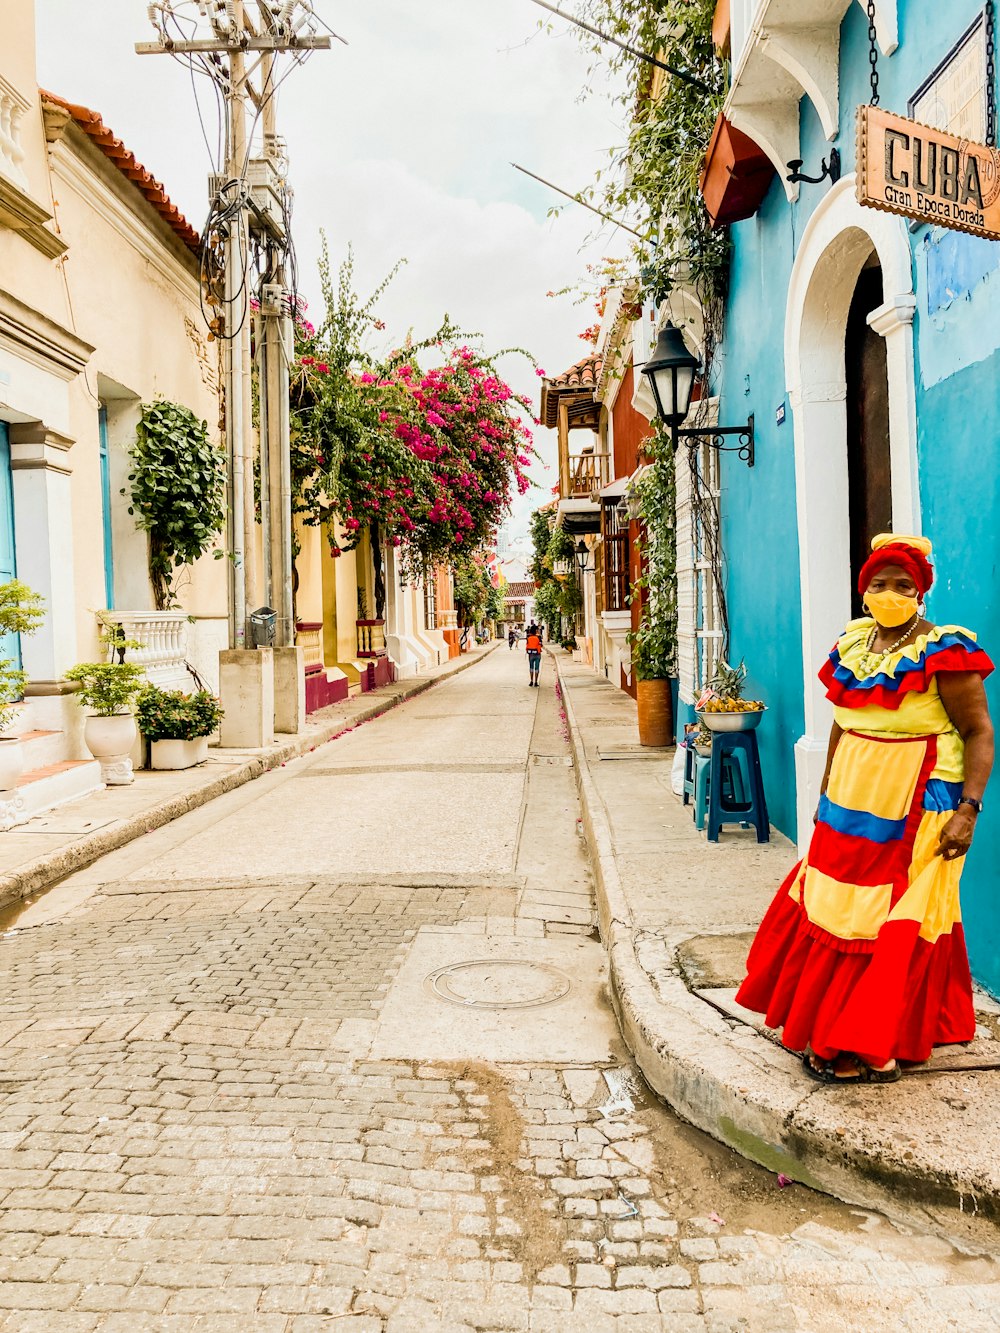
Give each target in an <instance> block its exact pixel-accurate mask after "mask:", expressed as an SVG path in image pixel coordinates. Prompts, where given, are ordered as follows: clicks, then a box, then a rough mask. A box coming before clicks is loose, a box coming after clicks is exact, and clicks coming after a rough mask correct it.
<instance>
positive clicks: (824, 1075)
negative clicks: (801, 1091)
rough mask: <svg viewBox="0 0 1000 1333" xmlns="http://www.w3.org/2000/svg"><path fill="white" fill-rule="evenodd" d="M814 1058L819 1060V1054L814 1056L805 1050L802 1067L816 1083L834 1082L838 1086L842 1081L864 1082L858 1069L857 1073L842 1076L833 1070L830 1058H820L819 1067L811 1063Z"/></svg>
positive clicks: (829, 1083) (828, 1083)
mask: <svg viewBox="0 0 1000 1333" xmlns="http://www.w3.org/2000/svg"><path fill="white" fill-rule="evenodd" d="M814 1059H815V1060H819V1056H818V1055H817V1056H814V1055H813V1054H812V1052H811V1051H806V1053H805V1055H803V1057H802V1068H803V1069H804V1070H805V1071H806V1073H807V1074H808V1075H809V1077H810V1078H811V1079H815V1080H816V1082H817V1083H825V1084H827V1085H828V1086H829V1085H831V1084H836V1085H837V1086H838V1087H839V1086H840V1085H841V1084H844V1083H864V1082H865V1078H864V1075H863V1074H862V1073H861V1072H860V1070H859V1071H858V1073H857V1074H847V1075H845V1076H843V1077H842V1076H841V1075H840V1074H837V1073H835V1072H834V1068H833V1062H832V1061H831V1060H821V1061H820V1064H819V1068H817V1067H816V1065H814V1064H813V1060H814Z"/></svg>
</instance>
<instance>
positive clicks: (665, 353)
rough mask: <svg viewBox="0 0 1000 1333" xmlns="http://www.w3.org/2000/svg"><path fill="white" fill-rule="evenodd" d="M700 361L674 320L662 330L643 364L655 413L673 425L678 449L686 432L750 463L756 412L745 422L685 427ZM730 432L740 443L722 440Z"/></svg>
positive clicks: (674, 438) (689, 435)
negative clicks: (683, 422)
mask: <svg viewBox="0 0 1000 1333" xmlns="http://www.w3.org/2000/svg"><path fill="white" fill-rule="evenodd" d="M700 368H701V362H700V361H699V360H698V358H697V357H696V356H694V355H693V354H692V353H691V352H690V351H689V350H688V345H687V343H686V342H685V341H684V335H683V333H681V331H680V329H678V328H677V327H676V326H675V325H674V324H672V323H671V322H669V321H668V322H667V324H666V325H664V327H663V328H662V329H661V330H660V335H659V337H658V338H657V340H656V347H655V348H654V349H653V355H652V356H651V357H650V359H649V360H648V361H647V362H646V364H645V365H644V366H643V368H642V373H643V374H644V375H645V376H646V378H647V379H648V380H649V387H650V389H651V390H652V391H653V398H654V399H655V400H656V415H657V416H658V417H659V418H660V420H661V421H662V422H663V424H664V425H665V426H667V427H669V429H670V438H671V440H672V442H673V446H674V450H675V451H676V449H677V446H678V444H679V443H680V437H681V436H682V435H683V436H684V437H685V438H687V439H695V438H697V439H700V440H703V441H705V442H706V443H707V444H708V445H709V446H710V447H711V448H713V449H718V450H719V451H720V452H722V453H738V454H739V456H740V458H742V459H743V461H744V462H745V463H746V464H747V466H748V467H753V462H754V429H753V413H751V414H750V417H749V419H748V421H747V424H746V425H745V426H690V427H682V426H681V422H682V421H683V420H684V419H685V417H686V416H687V414H688V411H689V409H690V407H691V394H692V392H693V390H694V380H695V375H697V373H698V371H699V369H700ZM730 435H738V436H739V443H738V444H734V445H726V444H723V440H724V439H725V438H726V437H727V436H730Z"/></svg>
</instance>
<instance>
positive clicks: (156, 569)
mask: <svg viewBox="0 0 1000 1333" xmlns="http://www.w3.org/2000/svg"><path fill="white" fill-rule="evenodd" d="M129 458H130V460H131V463H132V471H131V472H130V473H129V476H128V480H129V490H130V499H131V503H130V504H129V509H128V512H129V513H130V514H132V515H133V516H134V517H135V520H136V526H137V527H139V528H140V529H144V530H145V531H146V532H148V533H149V578H150V582H151V583H152V585H153V600H154V602H155V604H156V610H157V611H166V610H169V609H170V607H171V606H173V605H174V603H175V600H176V595H177V587H176V582H175V580H176V576H177V572H178V571H179V570H180V569H182V568H183V567H184V566H185V565H191V564H193V563H194V562H195V561H196V560H197V559H198V558H199V557H200V556H202V555H204V554H205V552H206V551H207V550H208V549H209V548H210V547H211V546H212V544H213V542H214V541H215V539H216V537H217V536H218V535H219V533H220V532H221V531H222V529H223V527H224V525H225V522H226V505H225V491H226V460H225V454H224V452H223V450H222V449H221V448H220V447H219V445H217V444H215V443H214V442H213V441H212V439H211V437H210V436H209V433H208V423H207V422H205V421H199V419H198V418H197V417H196V416H195V414H194V413H193V412H192V411H191V410H190V409H189V408H187V407H182V406H181V405H180V404H179V403H169V402H167V401H166V400H165V399H162V398H158V399H156V401H155V402H152V403H145V404H143V408H142V416H141V417H140V418H139V425H138V427H137V428H136V436H135V440H134V442H133V443H132V446H131V448H130V449H129ZM121 493H122V495H125V494H126V493H127V492H126V488H125V487H124V486H123V487H122V491H121ZM223 554H224V553H223V552H222V551H218V552H216V556H217V558H219V559H221V558H222V556H223Z"/></svg>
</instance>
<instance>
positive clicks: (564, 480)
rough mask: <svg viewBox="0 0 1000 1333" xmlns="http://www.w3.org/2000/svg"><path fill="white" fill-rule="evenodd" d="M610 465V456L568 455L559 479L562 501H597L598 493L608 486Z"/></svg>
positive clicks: (592, 454)
mask: <svg viewBox="0 0 1000 1333" xmlns="http://www.w3.org/2000/svg"><path fill="white" fill-rule="evenodd" d="M609 465H610V455H609V454H595V453H593V452H587V453H582V454H568V455H567V456H566V466H565V469H564V470H563V475H562V476H561V477H560V479H559V483H560V488H559V496H560V499H562V500H595V501H596V499H597V493H598V491H599V490H600V489H601V487H602V486H606V485H607V484H608V481H609V475H608V474H609Z"/></svg>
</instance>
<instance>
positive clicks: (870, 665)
mask: <svg viewBox="0 0 1000 1333" xmlns="http://www.w3.org/2000/svg"><path fill="white" fill-rule="evenodd" d="M919 624H920V612H919V611H918V612H916V614H915V615H914V617H913V619H912V620H910V621H909V622H908V623H907V626H906V629H905V630H904V631H903V633H902V634H901V635H900V636H899V638H898V639H897V640H896V642H895V643H891V644H890V645H889V647H888V648H886V649H885V650H884V651H883V652H881V653H875V652H872V647H873V645H874V643H875V636H876V634H877V633H878V625H877V624H875V625H873V626H872V627H871V631H870V633H869V635H868V642H867V643H866V644H865V651H864V654H863V655H862V658H861V665H862V669H863V670H864V673H865V675H866V676H870V675H871V674H872V672H873V671H875V670H876V669H877V668H878V667H879V666H881V665H882V663H883V662H884V661H885V659H886V658H887V657H891V656H892V654H893V653H896V652H899V650H900V648H902V647H903V645H904V644H905V643H906V640H907V639H908V638H909V637H910V635H911V634H912V633H913V631H914V630H915V629H916V627H917V626H918V625H919Z"/></svg>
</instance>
